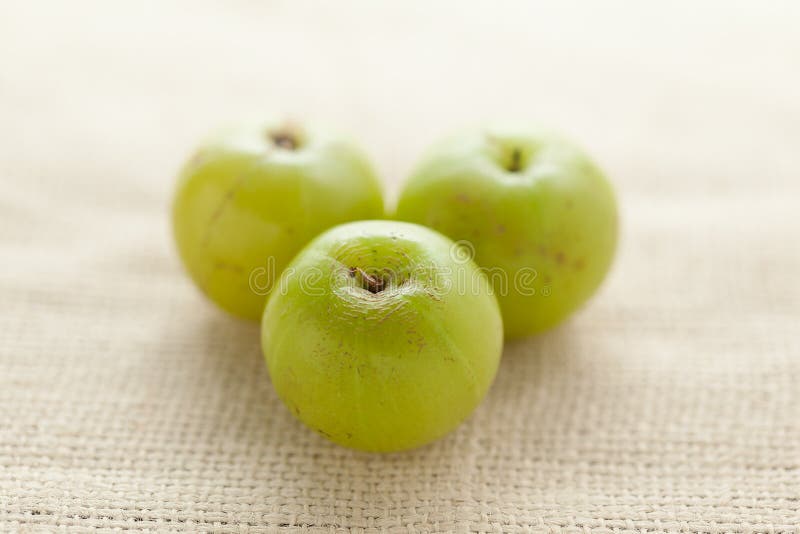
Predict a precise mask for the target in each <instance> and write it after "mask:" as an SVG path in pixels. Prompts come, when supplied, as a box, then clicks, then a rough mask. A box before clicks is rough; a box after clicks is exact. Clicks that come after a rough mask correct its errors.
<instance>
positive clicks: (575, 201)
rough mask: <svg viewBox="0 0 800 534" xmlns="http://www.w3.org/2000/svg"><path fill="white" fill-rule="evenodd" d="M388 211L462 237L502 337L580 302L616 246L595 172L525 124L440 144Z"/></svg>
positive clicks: (541, 324) (609, 206) (606, 196)
mask: <svg viewBox="0 0 800 534" xmlns="http://www.w3.org/2000/svg"><path fill="white" fill-rule="evenodd" d="M515 152H517V156H515ZM515 157H516V158H518V159H516V161H515ZM510 169H513V170H510ZM396 216H397V218H398V219H400V220H404V221H412V222H415V223H419V224H424V225H426V226H429V227H431V228H434V229H436V230H438V231H440V232H442V233H443V234H445V235H447V236H449V237H450V238H452V239H454V240H466V241H469V242H470V243H472V245H473V246H474V250H475V260H476V262H477V263H478V265H480V266H481V267H482V268H484V269H486V272H487V275H488V276H489V278H490V279H491V281H492V283H493V286H494V289H495V294H496V296H497V298H498V301H499V303H500V308H501V310H502V312H503V323H504V325H505V333H506V337H508V338H515V337H521V336H527V335H530V334H535V333H537V332H541V331H543V330H545V329H547V328H550V327H552V326H554V325H556V324H558V323H559V322H560V321H562V320H564V319H565V318H566V317H567V316H568V315H569V314H570V313H571V312H573V311H574V310H575V309H577V308H578V307H579V306H580V305H581V304H582V303H584V302H585V301H586V300H587V299H588V298H589V297H590V296H591V295H592V294H593V293H594V292H595V290H596V289H597V288H598V286H599V285H600V283H601V282H602V280H603V278H604V277H605V275H606V273H607V272H608V269H609V266H610V265H611V261H612V258H613V256H614V250H615V248H616V242H617V208H616V202H615V200H614V193H613V190H612V188H611V186H610V184H609V183H608V181H607V180H606V179H605V177H604V176H603V174H602V173H601V172H600V170H599V169H598V168H597V167H595V165H594V164H593V163H592V162H591V161H590V160H589V158H588V157H587V156H586V155H585V154H584V153H583V152H582V151H581V150H580V149H578V148H576V147H575V146H574V145H572V144H571V143H569V142H567V141H565V140H563V139H560V138H558V137H555V136H553V135H552V134H548V133H543V132H538V131H535V130H534V131H517V130H512V129H486V130H482V131H471V132H467V133H464V134H462V135H459V136H456V137H453V138H450V139H448V140H446V141H444V142H442V143H441V144H439V145H438V146H436V147H435V148H434V149H433V150H432V151H431V152H430V153H429V154H428V156H427V157H426V158H425V159H424V161H423V162H422V163H421V164H420V165H419V166H418V167H417V169H416V171H415V172H414V173H413V175H412V176H411V178H410V179H409V181H408V183H407V184H406V186H405V188H404V190H403V191H402V193H401V195H400V199H399V202H398V206H397V214H396ZM503 280H504V281H505V282H503ZM520 287H521V288H522V290H520Z"/></svg>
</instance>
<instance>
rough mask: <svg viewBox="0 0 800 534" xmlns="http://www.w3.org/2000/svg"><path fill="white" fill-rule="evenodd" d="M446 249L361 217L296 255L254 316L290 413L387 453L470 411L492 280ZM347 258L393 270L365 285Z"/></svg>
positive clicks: (487, 338)
mask: <svg viewBox="0 0 800 534" xmlns="http://www.w3.org/2000/svg"><path fill="white" fill-rule="evenodd" d="M452 247H453V243H452V242H451V241H450V240H448V239H447V238H445V237H444V236H442V235H440V234H438V233H436V232H434V231H432V230H430V229H427V228H423V227H421V226H418V225H413V224H408V223H401V222H392V221H363V222H356V223H350V224H345V225H342V226H338V227H336V228H334V229H331V230H329V231H328V232H326V233H324V234H322V235H321V236H319V237H318V238H317V239H315V240H314V241H312V242H311V243H310V244H309V245H308V247H306V248H305V249H304V250H303V251H302V252H301V253H300V254H298V256H297V257H296V258H295V259H294V261H293V262H292V263H291V264H290V266H289V267H288V268H287V270H286V271H285V272H284V273H283V275H282V278H281V287H280V288H276V290H275V291H274V292H273V294H272V295H271V296H270V299H269V302H268V303H267V307H266V309H265V311H264V318H263V322H262V347H263V350H264V356H265V358H266V361H267V364H268V366H269V372H270V377H271V378H272V382H273V384H274V386H275V389H276V390H277V392H278V395H279V396H280V397H281V398H282V399H283V401H284V402H285V403H286V405H287V406H288V407H289V409H290V410H291V411H292V413H294V414H295V415H296V416H297V417H298V418H299V419H300V420H301V421H303V422H304V423H305V424H307V425H308V426H309V427H311V428H312V429H314V430H316V431H317V432H319V433H320V434H322V435H324V436H326V437H327V438H329V439H330V440H332V441H334V442H336V443H339V444H341V445H344V446H347V447H352V448H356V449H361V450H367V451H384V452H386V451H397V450H402V449H409V448H412V447H417V446H419V445H423V444H425V443H428V442H430V441H432V440H435V439H437V438H439V437H440V436H443V435H444V434H446V433H448V432H449V431H451V430H452V429H454V428H455V427H456V426H457V425H458V424H459V423H460V422H461V421H462V420H464V419H465V418H466V417H467V416H468V415H469V414H470V413H471V412H472V411H473V409H474V408H475V407H476V406H477V405H478V403H479V402H480V401H481V399H482V398H483V397H484V396H485V394H486V392H487V390H488V389H489V386H490V385H491V383H492V380H493V379H494V376H495V373H496V371H497V365H498V363H499V361H500V354H501V351H502V343H503V327H502V320H501V318H500V310H499V308H498V305H497V302H496V299H495V298H494V297H493V296H492V295H491V293H490V287H489V283H488V280H487V279H486V277H485V276H484V275H482V273H480V271H479V270H478V269H477V266H476V265H475V264H474V263H473V262H472V261H470V260H466V261H463V260H462V261H461V262H459V261H457V260H456V259H454V256H453V254H452V250H451V248H452ZM354 267H357V268H359V269H362V270H364V271H366V272H370V273H371V272H388V273H391V274H389V275H387V280H388V282H387V285H386V286H385V288H384V289H383V290H382V291H380V292H378V293H372V292H370V291H369V290H368V289H365V288H364V287H363V283H362V282H363V280H362V279H360V278H359V276H358V275H356V276H354V275H353V274H352V272H353V268H354ZM459 276H460V277H462V278H461V280H468V281H470V284H469V285H468V284H463V285H462V286H461V288H462V289H463V290H459V286H458V284H457V283H455V281H456V280H457V279H458V278H457V277H459ZM473 282H474V285H473V284H472V283H473Z"/></svg>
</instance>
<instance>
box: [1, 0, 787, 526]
mask: <svg viewBox="0 0 800 534" xmlns="http://www.w3.org/2000/svg"><path fill="white" fill-rule="evenodd" d="M552 4H555V3H552ZM2 11H3V15H0V64H2V69H0V264H2V267H0V301H1V302H2V305H0V531H2V532H51V531H61V532H86V531H88V530H92V529H98V530H101V531H113V530H150V531H180V532H200V531H209V532H273V531H277V530H281V529H286V530H289V531H303V532H343V531H353V532H387V533H401V532H403V533H408V532H433V531H436V532H468V531H473V532H537V533H538V532H541V533H544V532H553V533H556V532H558V533H560V532H564V533H566V532H570V533H573V532H574V533H582V534H601V533H602V534H611V533H633V532H636V533H645V532H648V533H649V532H672V533H689V532H700V533H706V534H712V533H713V534H716V533H723V532H736V533H755V532H764V533H778V532H786V533H788V532H793V533H797V532H798V531H800V343H798V338H799V337H800V336H799V334H800V275H799V273H800V215H798V208H797V204H798V199H800V150H798V146H799V145H798V143H799V142H800V68H798V67H800V63H798V60H799V59H800V33H798V32H797V22H798V21H799V20H800V9H799V8H798V5H797V4H796V3H791V2H785V3H781V2H771V3H768V4H763V3H757V2H751V3H730V2H724V3H723V2H703V3H688V2H687V3H663V4H656V3H633V2H611V3H602V4H601V3H597V4H595V5H590V4H588V3H586V4H582V5H581V4H566V3H565V4H561V5H548V4H544V3H542V4H533V3H521V2H520V3H516V2H509V3H507V4H506V3H503V2H500V3H489V2H486V3H480V2H475V3H466V2H458V3H456V2H441V3H438V2H404V3H397V4H391V5H390V4H388V3H381V4H379V3H370V2H366V1H364V2H335V3H333V2H332V3H323V2H266V3H257V2H244V1H240V2H230V3H225V4H222V3H216V4H211V3H204V2H192V3H183V2H174V3H158V4H156V3H141V2H114V3H111V2H108V3H105V2H86V1H79V2H63V3H56V2H52V3H46V2H39V3H34V2H30V3H22V2H20V3H12V4H6V5H5V6H4V7H3V8H2ZM267 113H287V114H290V115H291V116H293V117H297V118H300V119H311V120H319V121H322V122H324V123H326V124H330V125H334V126H336V127H339V128H340V129H342V130H344V131H346V132H349V133H351V134H352V136H353V137H354V138H355V139H356V141H357V142H359V143H360V144H362V145H363V146H364V148H365V150H366V151H367V152H368V153H369V154H370V156H371V157H372V159H373V160H374V161H375V164H376V166H377V168H378V171H379V172H380V174H381V176H382V177H383V179H384V180H385V182H386V184H387V197H388V198H389V202H391V199H393V198H395V197H396V194H397V191H398V189H399V187H400V186H401V183H402V180H403V178H404V177H405V176H406V175H407V174H408V172H410V170H411V169H412V167H413V164H414V162H415V160H416V159H417V158H418V157H419V155H420V154H421V153H422V151H423V150H424V149H425V147H427V146H429V145H430V144H431V143H432V142H433V141H434V140H435V139H436V138H438V137H439V136H440V135H441V134H443V133H446V132H447V131H449V130H452V129H454V128H458V127H461V126H462V125H465V124H469V123H470V122H471V121H481V120H484V119H489V118H494V117H498V118H508V119H510V120H523V121H528V120H530V121H537V122H541V123H544V124H548V125H553V126H555V127H556V128H561V129H562V130H563V131H564V132H565V133H567V134H568V135H570V136H572V137H574V138H576V139H577V141H578V142H579V143H581V144H582V145H584V146H586V147H587V148H588V149H589V150H590V151H591V153H592V154H593V155H594V157H595V159H596V160H597V161H598V163H599V164H600V165H601V166H602V167H603V168H604V169H606V170H607V172H608V174H609V176H610V178H611V180H612V181H613V183H614V184H615V187H616V189H617V191H618V194H619V203H620V212H621V221H622V223H621V228H622V233H621V241H620V248H619V251H618V256H617V259H616V262H615V265H614V268H613V271H612V273H611V275H610V276H609V278H608V280H607V282H606V283H605V284H604V286H603V287H602V289H601V291H600V292H599V293H598V294H597V295H596V296H595V298H593V299H592V300H591V302H589V303H588V304H587V305H586V306H585V307H584V308H583V309H582V310H580V311H579V312H578V313H577V314H576V315H575V316H574V317H573V318H571V319H570V320H569V321H567V322H566V323H565V324H563V325H562V326H560V327H559V328H557V329H555V330H553V331H551V332H549V333H546V334H544V335H541V336H538V337H535V338H531V339H526V340H522V341H518V342H513V343H509V344H507V346H506V348H505V351H504V355H503V361H502V363H501V367H500V370H499V374H498V376H497V380H496V382H495V384H494V386H493V388H492V389H491V391H490V393H489V395H488V397H487V398H486V400H485V402H484V403H483V404H482V405H481V406H480V407H479V408H478V409H477V411H476V412H475V413H474V415H473V416H472V417H471V418H470V419H469V420H468V421H466V422H465V423H464V424H463V425H462V426H461V427H460V428H459V429H458V430H457V431H455V432H454V433H452V434H451V435H449V436H448V437H446V438H445V439H442V440H441V441H439V442H437V443H434V444H432V445H429V446H426V447H424V448H421V449H419V450H415V451H411V452H407V453H400V454H393V455H373V454H366V453H359V452H355V451H351V450H347V449H344V448H341V447H338V446H336V445H333V444H331V443H329V442H327V441H326V440H325V439H324V438H323V437H321V436H318V435H316V434H315V433H313V432H311V431H309V430H308V429H307V428H305V427H304V426H302V425H301V424H300V423H299V422H297V421H296V420H295V419H293V417H292V416H291V414H290V412H289V411H288V410H287V409H285V407H284V406H283V405H282V404H281V402H280V400H279V399H278V398H277V397H276V395H275V393H274V391H273V389H272V387H271V385H270V382H269V377H268V375H267V373H266V368H265V365H264V362H263V358H262V356H261V353H260V347H259V340H258V333H259V331H258V326H257V325H255V324H248V323H243V322H240V321H237V320H235V319H233V318H230V317H228V316H226V315H225V314H223V313H222V312H220V311H218V310H217V309H215V308H214V307H213V306H212V305H211V304H209V303H208V302H207V301H205V300H204V298H203V297H202V296H201V295H200V294H199V293H198V292H197V291H196V290H195V288H194V287H193V286H192V285H191V283H190V281H189V280H188V278H187V277H186V276H185V275H184V273H183V272H182V269H181V266H180V264H179V262H178V260H177V258H176V255H175V253H174V251H173V244H172V240H171V235H170V227H169V201H170V196H171V194H172V187H173V184H174V177H175V174H176V170H177V169H178V167H179V166H180V164H181V163H182V160H183V158H185V157H187V156H188V155H189V154H190V153H191V150H192V147H193V146H194V145H195V144H196V143H197V142H198V141H199V140H200V139H201V138H202V136H203V135H205V134H206V133H207V132H208V131H209V129H210V128H211V127H213V126H216V125H218V124H223V123H225V122H233V121H238V120H243V119H252V118H254V117H256V118H257V117H260V116H262V115H264V114H267Z"/></svg>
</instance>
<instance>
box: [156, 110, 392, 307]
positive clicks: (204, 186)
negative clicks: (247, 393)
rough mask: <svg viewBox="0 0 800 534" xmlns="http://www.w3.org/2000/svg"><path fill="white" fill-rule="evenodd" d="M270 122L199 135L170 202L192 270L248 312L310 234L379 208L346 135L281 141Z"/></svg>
mask: <svg viewBox="0 0 800 534" xmlns="http://www.w3.org/2000/svg"><path fill="white" fill-rule="evenodd" d="M280 127H281V126H280V125H276V126H275V127H274V128H280ZM293 128H294V127H293ZM273 130H274V129H273V128H272V127H271V125H262V126H256V127H252V128H239V129H237V130H234V131H229V132H225V133H222V134H220V135H219V136H217V137H216V138H214V139H212V140H210V141H209V142H207V143H206V144H204V145H203V146H202V147H201V148H200V149H199V151H198V152H197V154H196V155H195V156H194V157H193V158H192V159H191V160H190V161H189V162H187V164H186V165H185V166H184V168H183V170H182V171H181V173H180V177H179V181H178V187H177V191H176V193H175V197H174V203H173V206H172V223H173V230H174V235H175V241H176V243H177V247H178V251H179V254H180V257H181V260H182V261H183V264H184V265H185V267H186V269H187V270H188V271H189V274H190V275H191V277H192V279H193V280H194V281H195V283H196V284H197V286H198V287H199V288H200V289H201V290H202V291H203V293H205V294H206V295H207V296H208V297H209V298H210V299H211V300H213V301H214V302H216V303H217V304H218V305H219V306H220V307H221V308H223V309H225V310H227V311H228V312H230V313H232V314H234V315H237V316H240V317H245V318H248V319H253V320H258V319H260V317H261V313H262V312H263V309H264V303H265V300H266V295H267V294H268V292H269V291H270V289H271V287H272V284H273V283H274V281H275V280H277V278H278V276H280V273H281V271H282V270H283V268H284V267H285V266H286V265H287V264H288V263H289V261H290V260H291V259H292V258H293V257H294V255H295V254H296V253H297V252H298V251H299V250H300V249H301V248H302V247H303V246H304V245H305V244H307V243H308V241H310V240H311V239H312V238H313V237H315V236H316V235H318V234H319V233H320V232H321V231H323V230H325V229H327V228H330V227H331V226H335V225H337V224H340V223H343V222H347V221H353V220H359V219H375V218H382V217H383V216H384V209H383V199H382V192H381V187H380V184H379V182H378V180H377V178H376V176H375V173H374V172H373V170H372V168H371V166H370V164H369V162H368V161H367V159H366V158H365V156H364V155H363V154H362V153H361V152H360V151H359V150H358V149H356V148H355V147H354V146H353V145H351V144H349V143H348V142H346V141H343V140H340V139H339V138H337V137H334V136H331V135H328V134H326V133H324V132H301V133H299V134H298V135H299V136H300V137H301V139H300V141H301V144H300V145H299V147H297V148H296V149H295V150H288V149H286V148H282V147H280V146H278V145H276V144H275V143H274V142H273V141H272V140H271V139H270V137H269V135H268V132H270V131H273ZM298 132H299V130H298Z"/></svg>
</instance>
